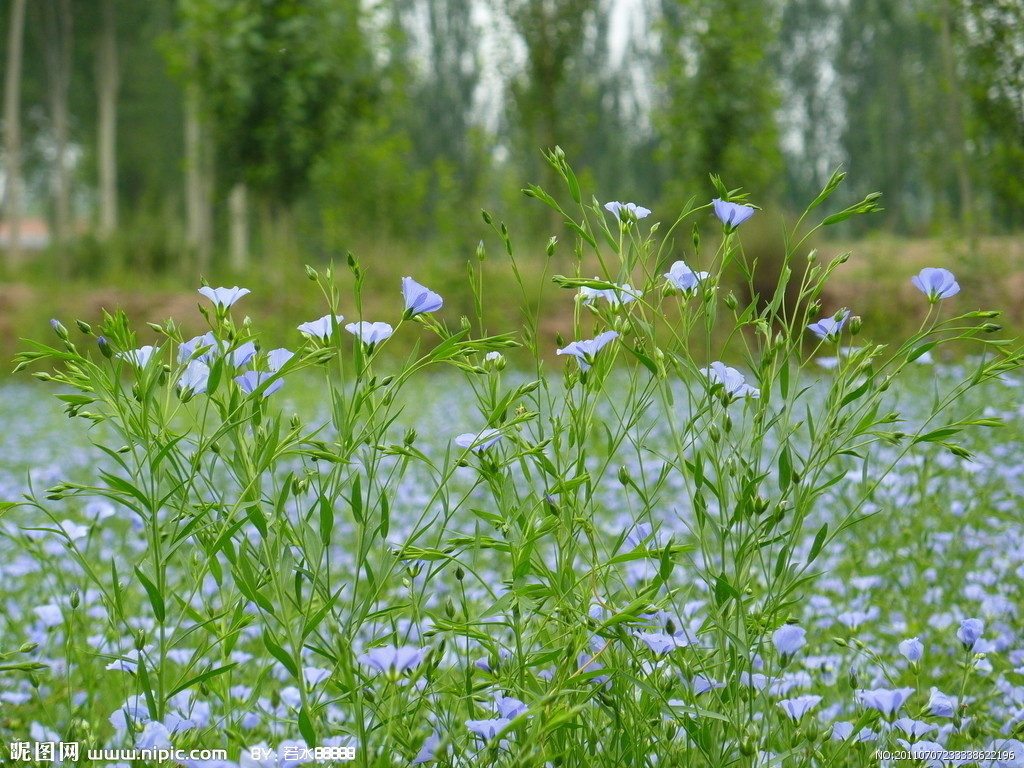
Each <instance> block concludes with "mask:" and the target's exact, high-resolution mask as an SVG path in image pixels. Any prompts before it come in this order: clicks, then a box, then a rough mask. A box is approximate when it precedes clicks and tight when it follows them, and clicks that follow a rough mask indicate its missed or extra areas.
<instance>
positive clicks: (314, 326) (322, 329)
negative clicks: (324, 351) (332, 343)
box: [299, 315, 345, 342]
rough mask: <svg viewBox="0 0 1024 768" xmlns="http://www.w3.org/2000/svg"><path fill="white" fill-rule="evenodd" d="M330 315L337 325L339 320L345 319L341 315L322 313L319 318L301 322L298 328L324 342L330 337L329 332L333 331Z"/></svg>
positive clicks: (339, 322)
mask: <svg viewBox="0 0 1024 768" xmlns="http://www.w3.org/2000/svg"><path fill="white" fill-rule="evenodd" d="M332 317H333V318H334V323H336V324H339V325H340V324H341V321H342V320H344V319H345V318H344V317H342V316H341V315H324V316H323V317H321V318H320V319H319V320H311V321H310V322H308V323H303V324H302V325H300V326H299V330H300V331H302V332H303V333H304V334H306V335H307V336H309V337H310V338H314V339H319V340H320V341H323V342H326V341H327V340H328V339H329V338H331V334H332V333H333V332H334V325H333V324H332V323H331V318H332Z"/></svg>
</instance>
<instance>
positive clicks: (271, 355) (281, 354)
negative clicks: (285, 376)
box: [267, 347, 295, 373]
mask: <svg viewBox="0 0 1024 768" xmlns="http://www.w3.org/2000/svg"><path fill="white" fill-rule="evenodd" d="M293 357H295V353H294V352H292V351H290V350H287V349H285V348H284V347H279V348H277V349H272V350H270V351H269V352H267V367H268V368H269V369H270V370H271V371H272V372H274V373H277V372H278V371H280V370H281V368H282V367H283V366H284V364H285V363H287V362H288V361H289V360H291V359H292V358H293Z"/></svg>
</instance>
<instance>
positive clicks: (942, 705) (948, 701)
mask: <svg viewBox="0 0 1024 768" xmlns="http://www.w3.org/2000/svg"><path fill="white" fill-rule="evenodd" d="M928 711H929V712H931V713H932V714H933V715H935V717H953V715H955V714H956V696H947V695H946V694H945V693H943V692H942V691H940V690H939V689H938V688H936V687H935V686H932V693H931V696H930V697H929V699H928Z"/></svg>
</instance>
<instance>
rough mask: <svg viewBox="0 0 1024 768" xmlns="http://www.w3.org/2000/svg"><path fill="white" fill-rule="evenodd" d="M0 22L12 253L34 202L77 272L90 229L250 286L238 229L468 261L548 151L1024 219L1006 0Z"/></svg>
mask: <svg viewBox="0 0 1024 768" xmlns="http://www.w3.org/2000/svg"><path fill="white" fill-rule="evenodd" d="M0 23H2V24H3V25H4V29H3V30H2V31H3V35H2V36H0V40H3V41H5V43H6V49H5V51H4V57H3V60H4V61H5V62H6V68H5V78H4V102H3V110H4V112H3V121H4V147H3V152H4V184H3V216H4V222H5V223H6V227H7V230H8V247H7V257H8V260H9V261H11V262H17V261H18V260H19V258H20V256H21V254H20V249H19V239H20V237H19V234H20V233H19V229H20V226H19V224H20V221H21V218H22V217H23V216H24V215H25V212H26V211H27V210H29V211H39V210H45V213H46V217H47V219H48V220H49V221H50V223H51V232H52V236H53V240H54V242H55V244H56V247H55V253H57V254H58V257H59V258H58V262H57V263H58V266H59V268H60V269H61V270H62V271H64V272H65V273H67V272H69V271H70V270H71V269H72V268H73V267H74V266H75V265H74V264H73V258H72V257H73V255H74V254H75V253H76V251H75V250H73V249H72V248H70V247H69V244H70V243H72V242H74V241H75V240H76V238H77V239H78V240H79V241H81V240H82V239H84V238H83V237H82V233H83V224H84V226H85V231H86V232H87V233H88V237H91V238H92V241H93V242H96V243H98V244H99V245H100V248H99V250H100V251H103V249H104V248H106V249H107V250H109V249H113V248H114V245H115V244H116V243H118V242H120V243H121V244H122V246H123V250H124V252H125V253H126V254H128V255H129V257H130V258H133V259H136V260H137V259H139V258H140V257H139V255H138V254H140V253H142V254H146V256H145V260H146V261H147V262H148V266H151V267H161V266H165V265H168V264H172V263H174V264H177V263H180V261H181V260H180V256H181V250H182V249H184V250H186V251H187V252H188V253H189V254H191V255H192V256H193V257H194V259H195V263H196V265H197V266H198V268H199V269H200V270H204V271H205V270H206V268H208V267H209V266H210V264H211V260H213V259H214V258H224V259H225V260H227V261H228V262H229V263H230V264H231V265H232V266H234V267H235V268H236V269H238V270H241V269H244V268H245V267H246V265H247V263H248V258H249V257H248V254H249V252H250V250H252V244H251V241H250V235H251V234H255V235H256V236H257V238H258V242H259V243H260V244H261V248H260V249H261V250H264V251H270V250H273V251H275V252H291V251H295V250H299V249H301V250H303V251H305V252H307V256H308V252H309V251H310V250H312V251H314V253H315V252H316V251H317V250H323V251H324V252H328V251H333V250H335V249H337V248H338V247H339V246H341V245H343V244H344V243H345V242H346V241H348V240H350V239H352V238H358V237H359V236H360V233H365V232H366V231H368V230H371V229H372V230H373V232H375V233H376V234H377V235H378V236H380V235H385V236H387V237H390V238H397V239H413V238H415V239H416V240H422V239H424V238H430V237H433V238H438V239H440V240H442V241H444V242H448V243H450V244H451V245H453V246H455V245H459V240H460V238H461V237H465V236H466V235H464V234H462V232H463V231H464V229H465V228H463V227H461V226H460V224H461V222H462V221H463V220H464V219H465V217H466V214H467V211H472V210H474V209H475V208H477V207H479V206H480V205H481V204H486V205H494V204H495V201H496V200H501V199H502V198H506V199H507V197H508V196H509V195H511V194H514V193H515V190H518V188H519V187H521V186H522V185H523V184H525V183H526V182H527V181H534V180H540V181H541V182H542V183H543V182H546V181H550V177H549V176H546V173H547V170H546V169H545V167H544V165H543V163H542V160H541V156H540V151H539V150H540V148H542V147H550V146H553V145H555V144H559V145H561V146H562V147H563V148H564V149H565V150H566V153H567V154H568V155H569V157H570V159H571V160H572V161H573V162H574V164H575V165H577V167H578V170H579V171H580V172H581V174H582V175H583V176H584V177H585V178H586V180H587V181H588V182H589V183H592V184H593V185H595V186H596V188H598V189H599V190H601V192H602V193H603V194H605V195H606V196H609V197H624V196H625V197H630V198H631V199H637V200H641V201H643V202H644V203H645V204H648V205H650V204H652V203H653V204H657V205H664V206H665V207H667V208H671V207H673V206H676V205H678V204H679V203H680V202H681V200H680V198H682V197H683V196H684V195H685V196H688V195H689V194H692V192H693V191H695V190H698V189H701V188H706V187H707V182H706V178H707V173H708V172H709V171H710V172H716V173H718V174H720V175H722V176H723V178H724V179H725V180H726V182H727V183H728V184H730V185H731V186H737V185H743V186H745V187H746V188H748V189H750V190H752V191H753V192H754V193H755V194H756V195H757V199H759V200H762V201H773V202H776V203H778V204H780V205H783V206H795V205H797V204H799V203H800V202H802V201H805V200H807V199H809V197H810V196H813V194H814V190H815V189H817V188H818V187H819V186H820V184H821V183H822V182H823V180H824V179H825V178H826V177H827V174H828V173H829V172H830V171H831V170H832V169H833V168H834V167H835V166H836V165H837V164H839V163H844V164H845V165H846V166H847V168H848V170H849V171H850V180H851V182H852V183H851V185H850V188H849V194H850V195H851V196H856V195H859V194H862V193H864V192H866V191H870V190H871V189H875V188H877V189H881V190H882V191H883V192H885V193H886V196H887V208H888V216H889V223H890V225H891V226H892V227H893V228H894V229H897V230H901V231H909V232H927V231H930V230H933V229H934V228H935V227H937V226H941V227H942V228H950V227H952V228H956V229H959V230H962V231H967V232H971V233H974V232H980V231H997V230H1006V229H1012V228H1015V227H1019V226H1020V225H1021V224H1022V223H1024V181H1022V177H1021V174H1020V172H1019V170H1020V168H1021V167H1024V3H1021V2H1020V0H906V1H905V2H899V3H893V2H888V0H789V1H788V2H783V0H714V1H712V0H381V2H377V3H373V4H368V3H363V2H360V0H147V2H145V3H138V2H132V1H131V0H32V2H28V1H27V0H7V12H6V13H5V14H4V15H3V18H2V19H0ZM179 222H183V223H179ZM257 222H258V226H256V227H254V226H253V225H254V224H255V223H257ZM253 230H254V231H253ZM80 251H81V249H79V251H77V252H79V255H80ZM222 253H223V254H224V255H223V256H220V254H222ZM79 261H81V259H79ZM190 271H192V270H190Z"/></svg>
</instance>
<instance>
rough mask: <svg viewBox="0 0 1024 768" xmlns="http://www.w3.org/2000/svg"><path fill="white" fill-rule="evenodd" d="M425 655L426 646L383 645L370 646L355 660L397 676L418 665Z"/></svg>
mask: <svg viewBox="0 0 1024 768" xmlns="http://www.w3.org/2000/svg"><path fill="white" fill-rule="evenodd" d="M426 655H427V649H426V648H417V647H416V646H413V645H399V646H394V645H384V646H381V647H379V648H371V649H370V650H368V651H367V652H366V653H364V654H363V655H362V656H360V657H359V658H358V659H356V661H358V662H359V663H360V664H362V665H364V666H367V667H370V668H371V669H376V670H377V671H379V672H384V673H386V674H388V675H392V676H397V675H400V674H401V673H402V672H405V671H407V670H410V669H415V668H416V667H418V666H419V665H420V662H422V661H423V658H424V657H425V656H426Z"/></svg>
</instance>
